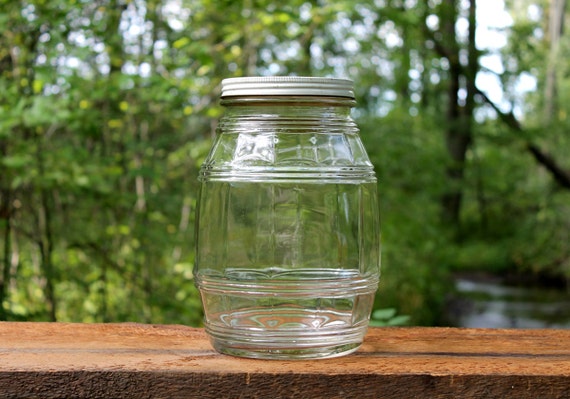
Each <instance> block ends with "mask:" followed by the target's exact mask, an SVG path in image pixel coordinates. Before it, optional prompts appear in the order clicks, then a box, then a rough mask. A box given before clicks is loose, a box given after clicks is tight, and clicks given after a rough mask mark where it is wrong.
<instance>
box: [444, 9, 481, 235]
mask: <svg viewBox="0 0 570 399" xmlns="http://www.w3.org/2000/svg"><path fill="white" fill-rule="evenodd" d="M441 7H442V8H441V10H442V12H441V21H442V32H441V34H442V35H441V36H442V45H443V46H444V47H445V49H446V50H445V53H446V54H447V59H448V61H449V87H448V89H447V112H446V121H445V124H446V126H445V144H446V148H447V152H448V155H449V158H450V164H449V165H448V167H447V170H446V175H447V179H448V189H447V191H446V192H445V193H444V194H443V196H442V200H441V203H442V219H443V221H444V222H445V223H446V224H448V225H450V226H453V227H455V228H457V229H458V228H459V226H460V212H461V202H462V199H463V189H462V184H463V175H464V169H465V159H466V154H467V150H468V148H469V145H470V144H471V138H472V132H471V120H472V116H473V105H474V103H473V91H474V83H473V82H470V80H474V77H475V75H476V73H477V60H476V56H475V55H474V54H469V61H468V64H469V66H468V70H469V73H468V74H465V73H464V68H463V67H462V65H461V62H460V54H459V53H460V48H459V44H458V43H457V41H456V35H455V23H456V21H457V17H458V15H457V4H456V0H446V1H445V2H444V3H442V5H441ZM469 14H470V21H472V20H474V15H475V4H474V0H473V1H471V2H470V7H469ZM474 29H475V24H474V23H473V25H472V26H471V27H470V32H469V40H471V39H472V37H471V36H473V39H474V36H475V33H474ZM474 49H475V43H474V41H473V43H469V46H468V52H469V53H471V52H472V51H474ZM472 68H473V69H474V70H471V69H472ZM462 81H465V82H466V84H465V87H463V89H464V90H465V92H466V98H465V100H463V99H461V98H460V97H459V91H460V89H462V87H461V83H462Z"/></svg>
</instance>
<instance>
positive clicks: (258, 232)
mask: <svg viewBox="0 0 570 399" xmlns="http://www.w3.org/2000/svg"><path fill="white" fill-rule="evenodd" d="M222 105H224V106H225V108H226V109H225V111H226V112H225V114H224V116H223V117H222V118H221V120H220V121H219V124H218V127H217V135H216V138H215V141H214V143H213V146H212V149H211V151H210V153H209V155H208V157H207V159H206V160H205V162H204V164H203V166H202V168H201V171H200V175H199V180H200V182H201V184H200V194H199V198H198V205H197V208H198V209H197V216H196V261H195V268H194V278H195V281H196V285H197V287H198V289H199V290H200V294H201V297H202V303H203V307H204V315H205V319H204V323H205V328H206V332H207V333H208V335H209V336H210V339H211V342H212V344H213V346H214V348H215V349H216V350H218V351H219V352H222V353H226V354H231V355H236V356H244V357H254V358H267V359H309V358H326V357H333V356H340V355H343V354H347V353H350V352H353V351H354V350H356V349H357V348H358V347H359V346H360V344H361V343H362V340H363V337H364V335H365V333H366V330H367V327H368V322H369V317H370V312H371V310H372V305H373V302H374V296H375V293H376V290H377V287H378V281H379V275H380V273H379V272H380V228H379V214H378V212H379V211H378V198H377V183H376V177H375V173H374V170H373V167H372V164H371V163H370V160H369V158H368V156H367V154H366V151H365V149H364V146H363V145H362V142H361V139H360V136H359V131H358V128H357V126H356V124H355V122H354V121H353V120H352V119H351V117H350V110H351V107H352V106H353V105H354V92H353V88H352V82H351V81H350V80H345V79H326V78H311V77H251V78H233V79H226V80H224V81H223V82H222Z"/></svg>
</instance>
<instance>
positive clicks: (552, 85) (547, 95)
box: [544, 0, 566, 125]
mask: <svg viewBox="0 0 570 399" xmlns="http://www.w3.org/2000/svg"><path fill="white" fill-rule="evenodd" d="M565 8H566V0H551V2H550V10H549V13H548V30H547V31H548V40H549V42H550V43H549V48H548V65H547V68H546V77H545V84H544V122H545V123H546V124H547V125H548V124H550V123H551V122H552V119H553V118H554V116H555V115H556V111H557V109H558V105H557V102H558V93H557V91H558V90H557V89H558V88H557V86H558V84H557V76H556V75H557V64H558V58H559V54H560V38H561V37H562V34H563V32H564V17H565V15H564V10H565Z"/></svg>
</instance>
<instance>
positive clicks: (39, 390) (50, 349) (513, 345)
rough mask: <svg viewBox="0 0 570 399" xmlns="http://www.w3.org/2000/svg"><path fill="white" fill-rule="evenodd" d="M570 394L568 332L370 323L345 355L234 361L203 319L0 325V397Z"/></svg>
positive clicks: (502, 395) (453, 396) (569, 336)
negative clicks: (212, 339) (219, 348)
mask: <svg viewBox="0 0 570 399" xmlns="http://www.w3.org/2000/svg"><path fill="white" fill-rule="evenodd" d="M119 396H120V397H137V398H144V397H155V398H156V397H168V398H178V397H180V398H203V399H209V398H215V399H221V398H272V399H277V398H327V399H331V398H410V397H417V398H570V331H568V330H485V329H453V328H385V329H384V328H382V329H380V328H373V329H371V330H370V331H369V333H368V335H367V336H366V339H365V343H364V345H363V346H362V347H361V348H360V349H359V350H358V351H357V352H356V353H354V354H352V355H349V356H345V357H340V358H335V359H325V360H314V361H276V360H253V359H239V358H233V357H230V356H224V355H220V354H217V353H216V352H214V351H213V350H212V348H211V347H210V344H209V342H208V339H207V337H206V335H205V333H204V331H203V330H202V329H195V328H189V327H184V326H163V325H160V326H159V325H142V324H64V323H7V322H4V323H0V398H16V397H18V398H20V397H43V398H69V397H76V398H77V397H78V398H86V397H89V398H95V397H119Z"/></svg>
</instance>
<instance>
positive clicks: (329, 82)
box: [221, 76, 354, 99]
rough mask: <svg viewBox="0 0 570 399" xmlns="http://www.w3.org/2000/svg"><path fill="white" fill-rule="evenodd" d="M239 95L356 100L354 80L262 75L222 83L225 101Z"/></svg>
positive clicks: (231, 79) (222, 95)
mask: <svg viewBox="0 0 570 399" xmlns="http://www.w3.org/2000/svg"><path fill="white" fill-rule="evenodd" d="M238 96H333V97H348V98H352V99H354V83H353V82H352V80H350V79H338V78H317V77H306V76H258V77H253V76H252V77H243V78H229V79H224V80H222V94H221V97H222V98H227V97H238Z"/></svg>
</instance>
